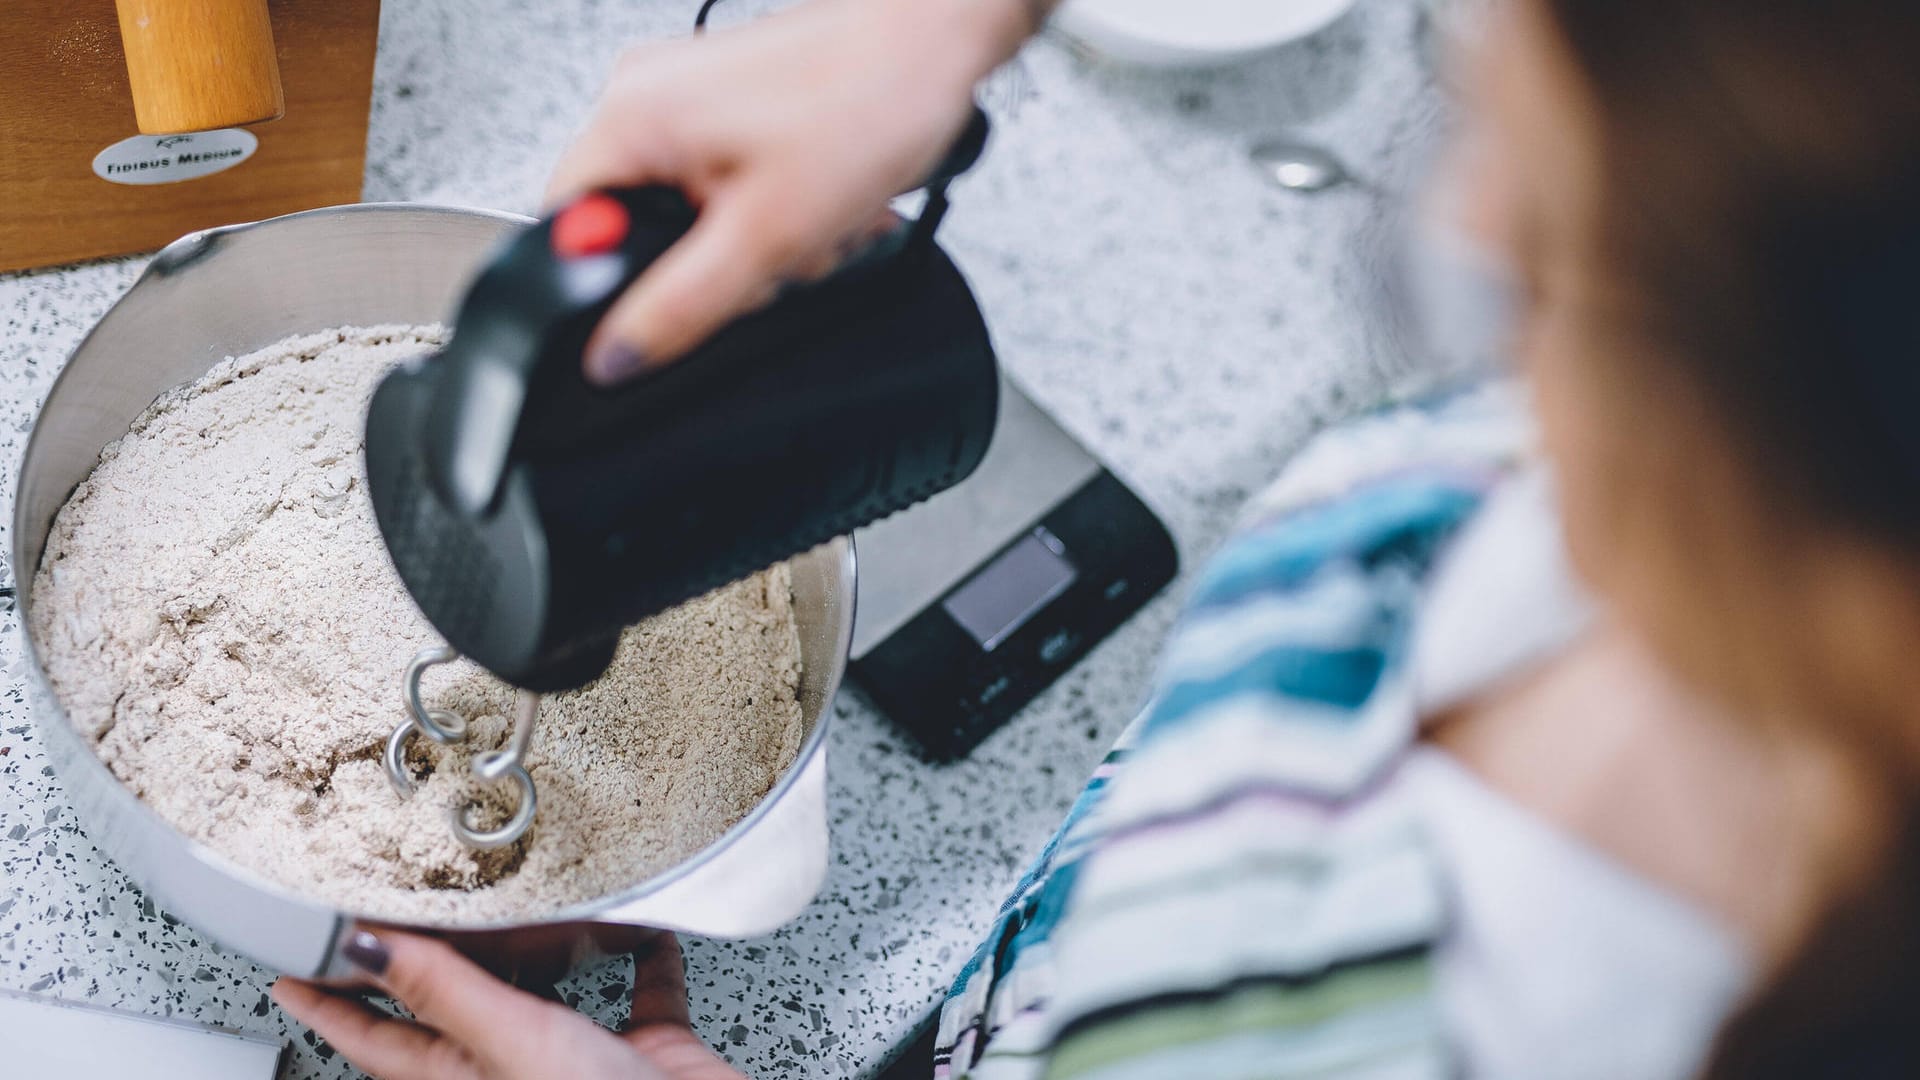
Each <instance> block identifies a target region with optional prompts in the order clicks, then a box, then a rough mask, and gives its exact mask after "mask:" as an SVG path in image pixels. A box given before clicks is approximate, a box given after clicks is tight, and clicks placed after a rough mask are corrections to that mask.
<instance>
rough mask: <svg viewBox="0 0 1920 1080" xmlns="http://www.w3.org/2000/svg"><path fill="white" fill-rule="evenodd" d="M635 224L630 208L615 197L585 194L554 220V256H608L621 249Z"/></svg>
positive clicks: (572, 257)
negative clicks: (608, 253)
mask: <svg viewBox="0 0 1920 1080" xmlns="http://www.w3.org/2000/svg"><path fill="white" fill-rule="evenodd" d="M632 225H633V220H632V218H631V217H630V216H629V215H628V213H627V208H626V207H624V206H622V205H620V200H618V199H616V198H614V197H613V196H611V195H601V194H597V193H596V194H593V195H584V196H582V197H581V198H580V199H579V200H578V201H577V202H575V203H574V204H573V205H572V206H569V207H567V208H566V209H565V210H562V211H560V212H559V213H558V214H556V215H554V218H553V233H552V243H553V253H554V254H555V255H558V256H560V257H561V258H563V259H577V258H581V257H583V256H587V255H605V254H606V253H607V252H609V251H612V250H613V249H615V248H617V247H619V246H620V244H621V242H622V241H624V240H625V239H626V238H627V230H628V229H629V228H631V227H632Z"/></svg>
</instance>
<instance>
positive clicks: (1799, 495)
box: [1541, 0, 1920, 1078]
mask: <svg viewBox="0 0 1920 1080" xmlns="http://www.w3.org/2000/svg"><path fill="white" fill-rule="evenodd" d="M1541 2H1542V6H1543V8H1544V10H1545V11H1546V14H1547V16H1548V20H1549V22H1550V23H1551V24H1552V25H1553V27H1554V29H1555V30H1556V31H1557V32H1558V34H1559V36H1560V38H1561V40H1562V41H1563V42H1564V45H1565V47H1566V50H1567V52H1568V53H1569V54H1570V55H1571V57H1572V59H1573V62H1574V64H1575V66H1576V67H1577V68H1578V69H1579V72H1580V75H1581V77H1582V79H1583V80H1584V82H1585V83H1586V84H1587V87H1588V89H1589V91H1590V94H1591V100H1592V104H1593V105H1594V107H1595V108H1596V109H1597V114H1598V118H1599V122H1600V138H1601V147H1600V151H1601V154H1602V161H1603V163H1604V164H1603V168H1604V170H1605V177H1604V179H1603V194H1602V207H1601V211H1600V220H1599V228H1600V239H1599V242H1600V251H1599V252H1598V257H1599V258H1600V259H1601V260H1602V265H1603V272H1604V273H1606V274H1607V275H1608V277H1609V278H1610V280H1612V281H1615V282H1619V283H1623V284H1624V285H1625V286H1626V288H1627V290H1628V300H1627V303H1628V304H1629V305H1630V306H1631V308H1632V313H1631V315H1630V316H1629V317H1630V318H1631V319H1632V320H1633V321H1634V323H1635V325H1637V326H1639V327H1641V328H1643V329H1644V330H1645V331H1646V332H1647V333H1648V334H1649V335H1651V337H1652V339H1653V340H1655V341H1656V342H1658V343H1659V345H1660V347H1659V348H1657V349H1654V350H1650V351H1648V352H1646V353H1645V354H1644V355H1643V356H1640V357H1638V358H1630V357H1621V358H1620V362H1621V363H1622V364H1624V365H1633V364H1641V365H1648V364H1658V365H1662V369H1661V370H1658V371H1644V372H1632V371H1629V372H1627V373H1626V375H1625V377H1626V378H1628V379H1629V380H1630V381H1631V380H1634V379H1636V378H1638V377H1639V376H1642V375H1650V376H1652V377H1653V378H1654V379H1655V380H1656V382H1655V383H1653V384H1649V385H1657V384H1658V382H1659V381H1661V380H1665V381H1672V380H1680V381H1683V382H1684V383H1685V384H1686V385H1687V386H1688V388H1689V389H1690V390H1692V391H1694V392H1695V396H1696V397H1697V399H1698V400H1699V401H1702V402H1706V403H1709V407H1710V408H1711V409H1712V410H1713V412H1714V414H1715V417H1714V418H1715V420H1717V421H1718V422H1719V423H1720V425H1721V426H1722V427H1723V428H1724V430H1725V432H1726V434H1727V435H1728V436H1729V437H1730V438H1731V439H1732V440H1733V443H1734V449H1735V450H1736V451H1737V452H1738V453H1739V454H1740V457H1741V460H1742V461H1743V462H1745V463H1746V464H1747V465H1748V466H1749V467H1750V469H1751V471H1752V473H1753V475H1754V476H1755V477H1756V478H1758V479H1759V481H1760V484H1761V488H1762V494H1763V495H1764V496H1765V497H1766V498H1767V499H1768V506H1769V509H1770V511H1772V510H1774V509H1777V510H1778V512H1779V513H1780V514H1781V515H1782V516H1783V517H1787V516H1798V517H1803V518H1806V517H1809V516H1811V517H1812V518H1815V519H1817V520H1819V521H1821V522H1824V523H1832V524H1834V525H1837V526H1839V527H1842V528H1846V529H1849V530H1851V531H1852V532H1854V533H1855V534H1857V535H1860V536H1864V537H1866V538H1868V539H1870V540H1873V541H1876V542H1880V543H1883V544H1887V545H1893V546H1895V547H1897V548H1900V549H1904V550H1908V551H1911V552H1914V553H1915V554H1916V556H1920V0H1541ZM1675 467H1683V466H1682V465H1681V464H1680V463H1677V462H1676V463H1675ZM1915 648H1916V656H1917V657H1920V643H1916V646H1915ZM1916 663H1920V659H1916ZM1889 770H1890V771H1891V766H1890V767H1889ZM1893 786H1896V787H1904V788H1905V789H1906V790H1907V792H1909V795H1908V799H1909V800H1910V801H1909V809H1908V810H1907V812H1905V814H1904V825H1905V827H1904V829H1903V830H1901V831H1899V832H1897V833H1896V834H1895V836H1894V837H1893V840H1892V843H1891V844H1890V845H1889V850H1888V852H1887V858H1886V860H1885V862H1884V864H1883V869H1882V870H1881V871H1880V873H1879V875H1878V878H1877V880H1876V881H1875V882H1873V884H1872V885H1871V887H1869V888H1866V889H1862V890H1860V891H1858V892H1857V893H1856V894H1855V895H1853V896H1851V897H1849V898H1846V899H1844V900H1843V901H1842V902H1841V903H1839V904H1838V905H1836V906H1835V907H1834V908H1833V909H1832V910H1830V911H1829V912H1828V913H1827V914H1826V915H1825V917H1824V918H1823V919H1822V920H1821V922H1820V923H1819V925H1818V926H1817V928H1816V929H1815V931H1814V932H1813V934H1812V936H1811V938H1810V939H1809V941H1808V942H1807V943H1806V944H1805V945H1804V946H1803V947H1802V948H1801V950H1800V953H1799V955H1797V956H1796V957H1793V958H1791V959H1790V960H1789V961H1788V962H1787V964H1786V966H1785V967H1784V968H1783V969H1782V970H1780V971H1779V972H1777V973H1776V974H1775V975H1774V977H1773V979H1772V981H1771V983H1770V984H1769V985H1768V986H1766V987H1764V988H1763V989H1762V990H1761V991H1760V992H1759V993H1758V994H1757V996H1756V997H1755V998H1754V999H1753V1000H1752V1001H1750V1002H1749V1003H1748V1004H1747V1005H1746V1006H1745V1008H1744V1009H1743V1010H1742V1012H1741V1013H1740V1014H1738V1015H1737V1016H1735V1017H1734V1018H1733V1020H1732V1021H1731V1022H1729V1023H1728V1025H1727V1026H1726V1027H1725V1029H1724V1030H1723V1031H1722V1033H1721V1036H1720V1039H1719V1042H1718V1044H1717V1046H1716V1048H1715V1050H1714V1054H1713V1059H1712V1062H1711V1064H1710V1066H1709V1070H1708V1075H1709V1076H1713V1077H1742V1078H1746V1077H1795V1078H1804V1077H1810V1076H1848V1077H1880V1076H1903V1077H1905V1076H1920V800H1916V799H1915V798H1914V796H1913V794H1912V792H1914V785H1913V781H1912V779H1911V777H1910V776H1908V777H1907V778H1906V779H1904V780H1902V779H1898V778H1894V785H1893Z"/></svg>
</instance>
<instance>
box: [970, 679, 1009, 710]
mask: <svg viewBox="0 0 1920 1080" xmlns="http://www.w3.org/2000/svg"><path fill="white" fill-rule="evenodd" d="M1012 686H1013V680H1012V679H1011V678H1009V677H1007V676H1005V675H1002V676H1000V677H999V678H997V679H995V680H993V681H992V682H990V683H988V684H987V685H985V686H983V687H981V688H980V695H979V698H978V700H979V702H980V704H982V705H990V704H992V703H993V699H994V698H997V697H999V696H1000V695H1001V694H1004V693H1006V692H1007V691H1008V690H1009V689H1011V688H1012Z"/></svg>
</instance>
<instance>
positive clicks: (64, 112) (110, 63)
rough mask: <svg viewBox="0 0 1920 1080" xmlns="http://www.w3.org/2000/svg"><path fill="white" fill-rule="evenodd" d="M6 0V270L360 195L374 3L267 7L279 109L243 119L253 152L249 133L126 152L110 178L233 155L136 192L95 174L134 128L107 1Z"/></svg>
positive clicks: (308, 0) (2, 103)
mask: <svg viewBox="0 0 1920 1080" xmlns="http://www.w3.org/2000/svg"><path fill="white" fill-rule="evenodd" d="M0 2H3V3H4V4H5V6H6V25H7V38H8V40H7V44H6V48H5V50H4V52H0V270H17V269H21V268H24V267H32V266H48V265H53V264H58V263H68V262H75V261H78V260H81V259H91V258H97V257H100V256H104V255H122V254H127V253H129V252H141V251H152V250H154V249H156V248H159V247H161V246H163V245H165V244H166V243H168V242H169V241H171V240H173V239H175V238H177V237H179V236H180V235H182V234H183V233H188V232H192V231H193V230H195V229H204V228H207V227H209V226H213V225H227V224H232V223H234V222H239V221H253V220H257V219H259V218H264V217H272V216H274V215H276V214H285V213H291V212H292V211H295V210H306V209H310V208H312V207H316V206H328V205H332V204H335V203H343V202H357V201H358V200H359V198H360V178H361V172H362V169H363V168H364V166H365V163H366V151H367V108H368V104H369V101H370V99H371V97H372V92H373V56H374V46H375V43H376V40H377V38H378V36H379V30H380V2H379V0H270V3H269V4H268V11H269V13H270V16H271V22H272V31H273V33H272V37H273V46H274V52H275V55H276V56H277V59H278V61H279V65H278V67H279V80H280V84H281V89H282V91H283V94H284V103H285V104H284V108H285V111H284V113H283V114H282V115H281V116H280V118H279V119H275V120H266V121H263V122H259V123H252V124H246V125H243V127H242V128H241V129H240V130H244V131H246V132H250V133H252V135H253V136H254V137H255V138H257V139H258V144H257V146H255V147H254V149H253V150H252V153H251V156H242V155H243V151H240V150H237V149H236V148H237V147H240V146H242V145H243V144H244V143H245V141H246V139H245V136H231V135H228V136H222V135H211V136H210V135H205V134H198V135H192V136H188V137H187V138H185V139H182V140H176V141H169V140H162V139H158V138H152V137H147V141H145V142H141V143H137V144H132V145H129V146H128V147H126V148H124V149H123V150H121V151H119V152H118V154H119V157H118V158H117V159H116V162H117V163H116V164H114V166H113V168H112V169H111V170H110V171H111V172H113V174H114V175H117V176H121V177H134V178H138V179H143V180H146V179H152V178H154V177H159V176H172V175H176V174H180V173H185V172H192V171H195V169H196V168H200V167H211V166H208V165H196V166H195V168H186V169H182V168H181V167H180V166H181V165H182V155H186V157H185V158H184V160H185V161H186V162H208V161H212V162H215V163H221V162H223V161H224V160H225V159H230V158H236V157H237V158H240V160H239V162H238V163H237V164H233V165H231V166H229V167H226V168H224V169H222V170H221V171H218V172H213V173H211V174H210V175H202V176H198V177H195V178H192V179H182V180H177V181H173V182H168V183H140V184H129V183H115V182H110V181H108V180H105V179H102V178H101V177H100V176H98V175H96V173H95V170H94V162H95V157H96V156H97V155H99V154H100V152H101V151H102V150H105V149H106V148H108V147H109V146H113V145H114V144H115V143H118V142H121V141H122V140H125V139H128V138H129V137H132V136H136V135H139V134H140V128H139V127H138V124H137V121H136V119H135V112H134V97H133V93H132V87H131V84H130V83H129V80H128V74H127V57H126V51H125V49H124V48H123V45H122V38H121V26H120V19H119V13H118V12H117V11H116V9H115V4H114V0H0ZM176 2H179V3H184V4H192V3H196V2H198V0H176ZM143 104H146V102H145V101H144V100H143ZM269 111H270V110H269ZM161 143H167V145H161ZM103 168H105V166H104V165H103Z"/></svg>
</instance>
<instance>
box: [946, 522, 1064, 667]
mask: <svg viewBox="0 0 1920 1080" xmlns="http://www.w3.org/2000/svg"><path fill="white" fill-rule="evenodd" d="M1079 576H1080V572H1079V571H1078V570H1077V569H1075V568H1074V565H1073V561H1072V560H1071V559H1069V558H1067V548H1066V545H1065V544H1062V543H1061V542H1060V538H1059V537H1057V536H1054V535H1053V534H1052V533H1050V532H1048V531H1047V530H1046V529H1044V528H1036V529H1034V530H1033V531H1032V532H1029V533H1028V534H1027V535H1025V536H1023V537H1021V538H1020V539H1018V540H1016V541H1014V542H1013V544H1012V545H1011V546H1010V547H1008V548H1007V549H1006V550H1005V551H1003V552H1001V553H1000V554H999V555H997V556H995V557H994V559H993V561H992V562H990V563H988V564H987V565H985V566H983V567H981V568H980V572H979V573H977V574H975V575H973V577H971V578H968V579H967V581H966V582H965V583H964V584H962V585H961V586H960V587H959V588H957V589H954V590H953V591H952V592H950V593H948V594H947V597H946V599H944V600H942V601H941V602H940V606H941V607H943V608H945V609H946V611H947V614H948V615H951V616H953V621H954V622H957V623H959V624H960V626H961V628H962V629H964V630H966V632H967V633H969V634H972V635H973V639H974V640H975V641H978V642H979V643H980V647H981V648H982V649H987V650H989V651H991V650H992V649H993V648H994V646H996V645H999V644H1000V643H1001V642H1002V641H1005V640H1006V639H1007V638H1008V637H1010V636H1012V634H1013V633H1014V631H1016V630H1018V629H1020V627H1021V626H1023V625H1025V624H1026V621H1027V620H1028V619H1030V618H1032V617H1033V614H1034V613H1035V612H1037V611H1039V610H1040V609H1041V608H1044V607H1046V606H1047V603H1048V601H1050V600H1052V599H1053V598H1054V597H1056V596H1059V595H1060V594H1061V593H1063V592H1065V591H1066V590H1067V588H1068V586H1070V585H1072V584H1073V583H1074V580H1075V579H1076V578H1078V577H1079Z"/></svg>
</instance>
